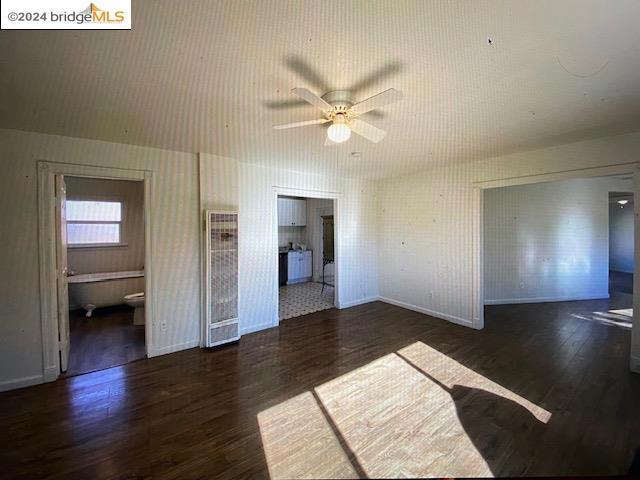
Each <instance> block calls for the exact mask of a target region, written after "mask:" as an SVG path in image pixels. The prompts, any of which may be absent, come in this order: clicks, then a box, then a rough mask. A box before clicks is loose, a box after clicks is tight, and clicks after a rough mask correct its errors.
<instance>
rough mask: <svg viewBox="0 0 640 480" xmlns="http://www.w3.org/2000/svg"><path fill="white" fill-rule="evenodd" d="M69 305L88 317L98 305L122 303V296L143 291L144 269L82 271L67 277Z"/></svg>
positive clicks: (105, 305) (106, 305)
mask: <svg viewBox="0 0 640 480" xmlns="http://www.w3.org/2000/svg"><path fill="white" fill-rule="evenodd" d="M68 282H69V305H70V306H71V307H74V306H75V307H82V308H84V309H85V310H86V311H87V314H86V315H87V317H90V316H91V314H92V313H93V311H94V310H95V309H96V308H98V307H109V306H111V305H121V304H124V296H125V295H130V294H132V293H137V292H144V270H131V271H127V272H106V273H84V274H82V275H72V276H70V277H68Z"/></svg>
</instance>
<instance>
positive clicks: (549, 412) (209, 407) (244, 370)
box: [0, 295, 640, 479]
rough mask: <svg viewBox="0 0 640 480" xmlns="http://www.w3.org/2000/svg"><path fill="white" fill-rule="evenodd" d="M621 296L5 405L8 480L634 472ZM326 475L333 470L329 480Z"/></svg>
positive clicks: (225, 361)
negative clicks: (616, 315) (614, 315)
mask: <svg viewBox="0 0 640 480" xmlns="http://www.w3.org/2000/svg"><path fill="white" fill-rule="evenodd" d="M629 302H630V296H628V295H615V296H614V298H612V300H611V301H583V302H566V303H556V304H535V305H512V306H494V307H488V308H487V310H486V327H485V329H484V330H482V331H474V330H471V329H468V328H464V327H460V326H456V325H453V324H450V323H447V322H444V321H442V320H437V319H434V318H430V317H428V316H425V315H422V314H419V313H415V312H411V311H408V310H404V309H401V308H398V307H395V306H391V305H387V304H384V303H379V302H375V303H370V304H366V305H362V306H359V307H354V308H350V309H347V310H342V311H338V310H335V309H332V310H325V311H322V312H317V313H314V314H311V315H307V316H304V317H298V318H294V319H290V320H285V321H283V322H282V323H281V325H280V327H279V328H275V329H271V330H267V331H263V332H258V333H255V334H251V335H246V336H244V337H243V338H242V339H241V340H240V342H239V343H237V344H234V345H230V346H226V347H223V348H218V349H214V350H200V349H191V350H186V351H182V352H178V353H175V354H171V355H166V356H162V357H157V358H153V359H145V360H141V361H138V362H134V363H129V364H126V365H122V366H119V367H115V368H110V369H107V370H101V371H98V372H94V373H90V374H86V375H80V376H76V377H68V378H63V379H61V380H59V381H57V382H53V383H49V384H44V385H39V386H35V387H30V388H25V389H21V390H17V391H13V392H6V393H3V394H0V431H1V432H2V435H0V465H2V476H3V478H43V477H58V478H78V479H88V478H246V477H256V478H263V477H269V476H271V477H278V476H281V475H282V476H302V475H308V476H314V477H318V476H320V475H321V474H322V473H323V472H324V473H325V474H326V475H327V476H331V477H337V476H347V477H348V476H357V475H359V476H370V477H375V476H382V474H389V475H394V474H395V476H400V475H405V476H411V475H416V474H417V473H421V474H424V475H434V476H445V475H447V474H452V475H461V476H464V475H465V474H466V476H474V474H475V475H481V474H485V475H583V474H601V475H602V474H622V473H625V472H627V471H628V469H629V466H630V464H631V462H632V459H633V455H634V450H635V449H636V448H638V447H639V446H640V415H638V412H639V407H638V406H639V405H640V375H637V374H632V373H630V372H629V371H628V364H629V343H630V330H629V329H628V328H623V327H621V326H617V325H616V324H612V323H606V322H602V321H600V317H599V316H598V315H596V314H595V313H596V312H599V313H602V312H608V311H609V310H611V309H624V308H629V307H630V305H629ZM323 469H325V470H323Z"/></svg>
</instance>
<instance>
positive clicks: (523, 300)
mask: <svg viewBox="0 0 640 480" xmlns="http://www.w3.org/2000/svg"><path fill="white" fill-rule="evenodd" d="M606 298H609V293H608V292H607V293H602V294H599V295H598V294H596V295H576V296H571V297H523V298H499V299H494V300H485V301H484V304H485V305H512V304H517V303H549V302H575V301H577V300H603V299H606Z"/></svg>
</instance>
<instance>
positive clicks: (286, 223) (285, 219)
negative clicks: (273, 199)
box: [278, 197, 307, 227]
mask: <svg viewBox="0 0 640 480" xmlns="http://www.w3.org/2000/svg"><path fill="white" fill-rule="evenodd" d="M306 224H307V201H306V200H305V199H302V198H287V197H280V198H278V226H280V227H304V226H306Z"/></svg>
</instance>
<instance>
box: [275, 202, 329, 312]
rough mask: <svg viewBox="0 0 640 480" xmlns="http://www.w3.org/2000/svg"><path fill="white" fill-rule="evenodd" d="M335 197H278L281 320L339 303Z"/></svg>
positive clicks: (279, 309)
mask: <svg viewBox="0 0 640 480" xmlns="http://www.w3.org/2000/svg"><path fill="white" fill-rule="evenodd" d="M334 214H335V213H334V199H331V198H316V197H306V196H290V195H278V196H277V220H278V222H277V223H278V259H279V261H278V285H279V286H278V320H279V321H280V320H285V319H288V318H293V317H299V316H302V315H306V314H309V313H314V312H318V311H321V310H326V309H329V308H333V307H334V306H335V305H336V298H335V297H336V295H335V290H336V282H335V264H336V254H335V253H336V252H335V238H334V231H335V229H334Z"/></svg>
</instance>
